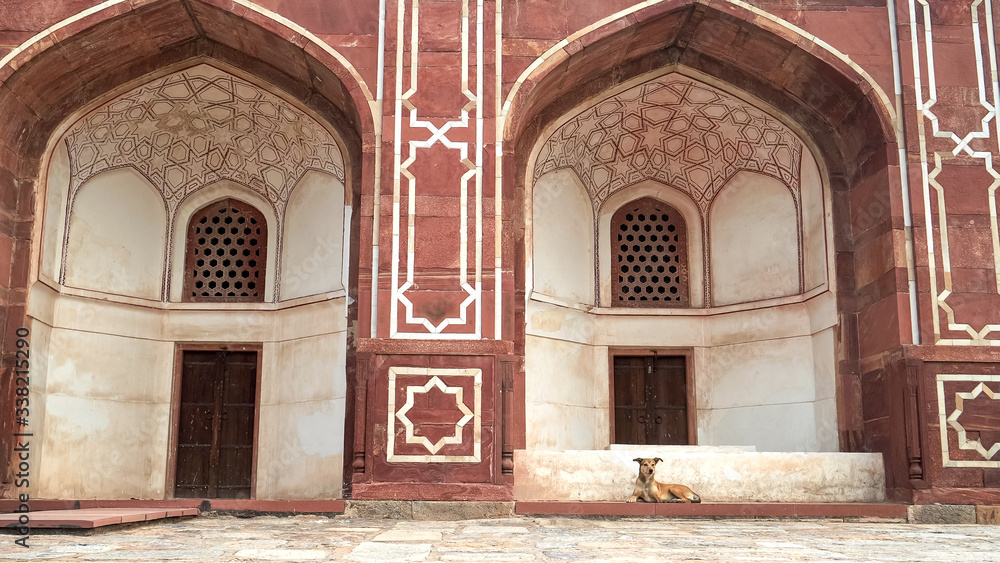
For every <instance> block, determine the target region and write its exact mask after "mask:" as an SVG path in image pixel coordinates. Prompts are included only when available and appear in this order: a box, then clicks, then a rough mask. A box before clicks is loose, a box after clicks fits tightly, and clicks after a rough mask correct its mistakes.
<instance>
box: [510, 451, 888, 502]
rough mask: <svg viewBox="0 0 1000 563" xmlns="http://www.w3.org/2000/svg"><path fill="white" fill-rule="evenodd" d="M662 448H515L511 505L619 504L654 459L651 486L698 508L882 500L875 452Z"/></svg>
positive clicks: (882, 474)
mask: <svg viewBox="0 0 1000 563" xmlns="http://www.w3.org/2000/svg"><path fill="white" fill-rule="evenodd" d="M662 448H663V447H662V446H658V447H644V446H631V447H628V448H614V449H610V450H564V451H542V450H517V451H515V452H514V475H515V476H516V479H515V480H514V499H515V500H516V501H600V502H615V501H618V502H621V501H625V500H626V499H628V498H629V496H631V494H632V488H633V485H634V483H635V479H636V477H637V475H638V470H639V467H638V464H637V463H636V462H635V461H633V458H636V457H660V458H662V460H663V461H662V462H660V463H659V464H658V465H657V469H656V480H657V481H660V482H662V483H681V484H684V485H687V486H689V487H691V488H692V489H693V490H694V491H695V492H696V493H698V495H700V496H701V498H702V501H703V502H706V503H711V502H724V503H748V502H764V503H882V502H885V498H886V497H885V469H884V467H883V463H882V456H881V454H868V453H836V452H815V453H813V452H810V453H795V452H756V451H713V450H711V449H709V450H705V449H703V448H699V447H695V448H688V447H684V446H680V447H677V446H675V447H672V448H670V449H667V450H664V449H662Z"/></svg>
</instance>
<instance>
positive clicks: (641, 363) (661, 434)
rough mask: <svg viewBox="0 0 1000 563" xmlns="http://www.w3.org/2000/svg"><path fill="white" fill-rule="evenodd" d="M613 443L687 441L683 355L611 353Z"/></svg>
mask: <svg viewBox="0 0 1000 563" xmlns="http://www.w3.org/2000/svg"><path fill="white" fill-rule="evenodd" d="M614 389H615V398H614V399H615V410H614V417H615V443H616V444H646V445H686V444H688V414H687V366H686V360H685V357H684V356H615V358H614Z"/></svg>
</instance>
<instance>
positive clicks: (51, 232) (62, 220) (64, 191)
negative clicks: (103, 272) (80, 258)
mask: <svg viewBox="0 0 1000 563" xmlns="http://www.w3.org/2000/svg"><path fill="white" fill-rule="evenodd" d="M69 181H70V170H69V153H68V152H67V151H66V143H64V142H59V143H57V144H56V148H55V150H54V151H53V152H52V157H51V159H50V160H49V171H48V176H47V178H46V183H45V215H44V217H45V218H44V226H43V230H42V253H41V268H40V269H41V273H42V275H44V276H46V277H48V278H49V279H50V280H55V279H57V278H58V276H59V262H60V260H61V258H62V242H63V236H64V235H65V234H66V197H67V196H68V194H69Z"/></svg>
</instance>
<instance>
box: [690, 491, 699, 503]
mask: <svg viewBox="0 0 1000 563" xmlns="http://www.w3.org/2000/svg"><path fill="white" fill-rule="evenodd" d="M690 500H691V502H701V497H700V496H698V493H696V492H693V491H692V492H691V499H690Z"/></svg>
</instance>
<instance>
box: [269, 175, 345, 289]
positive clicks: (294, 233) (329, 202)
mask: <svg viewBox="0 0 1000 563" xmlns="http://www.w3.org/2000/svg"><path fill="white" fill-rule="evenodd" d="M343 247H344V185H343V184H341V183H340V181H339V180H337V179H336V178H334V177H333V176H330V175H329V174H324V173H321V172H316V171H312V170H311V171H309V172H306V174H305V176H303V177H302V179H301V180H299V183H298V184H297V185H296V187H295V188H294V189H293V190H292V194H291V196H290V197H289V198H288V205H287V207H286V208H285V236H284V241H283V243H282V249H281V289H280V292H281V296H280V298H281V300H287V299H294V298H296V297H304V296H307V295H316V294H318V293H324V292H330V291H337V290H342V289H343V288H344V286H343V283H342V277H343V276H342V274H341V270H342V267H343V261H344V252H343Z"/></svg>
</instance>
